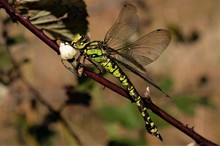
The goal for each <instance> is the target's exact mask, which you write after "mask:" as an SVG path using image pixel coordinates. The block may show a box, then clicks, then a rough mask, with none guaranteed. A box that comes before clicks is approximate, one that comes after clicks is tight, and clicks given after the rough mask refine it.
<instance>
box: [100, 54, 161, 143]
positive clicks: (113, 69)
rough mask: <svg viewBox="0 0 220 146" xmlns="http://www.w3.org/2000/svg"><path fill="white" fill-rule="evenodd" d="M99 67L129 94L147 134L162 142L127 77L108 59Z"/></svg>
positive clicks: (140, 98)
mask: <svg viewBox="0 0 220 146" xmlns="http://www.w3.org/2000/svg"><path fill="white" fill-rule="evenodd" d="M101 65H102V66H103V67H104V68H105V69H106V70H107V71H108V72H110V73H111V74H113V75H114V76H115V77H116V78H118V79H119V81H120V82H121V83H122V85H123V86H124V87H125V88H126V90H127V91H128V92H129V94H130V96H131V97H132V98H133V99H134V101H135V102H136V104H137V107H138V110H139V111H140V112H141V114H142V116H143V118H144V120H145V126H146V129H147V131H148V133H150V134H153V135H155V136H156V137H158V138H159V139H160V140H161V141H162V137H161V135H160V134H159V132H158V129H157V127H156V126H155V124H154V122H153V121H152V120H151V118H150V115H149V114H148V112H147V108H146V107H145V106H144V103H143V100H142V97H141V96H140V95H139V94H138V92H137V90H136V89H135V87H134V86H133V84H132V83H131V81H130V80H129V79H128V77H127V76H126V75H125V73H124V72H123V71H122V70H121V69H120V67H119V66H118V64H117V63H116V62H115V61H113V60H111V59H110V58H106V59H105V60H103V62H101Z"/></svg>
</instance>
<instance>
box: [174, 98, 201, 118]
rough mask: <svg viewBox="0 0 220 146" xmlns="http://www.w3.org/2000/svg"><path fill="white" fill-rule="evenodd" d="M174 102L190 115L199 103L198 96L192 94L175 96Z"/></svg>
mask: <svg viewBox="0 0 220 146" xmlns="http://www.w3.org/2000/svg"><path fill="white" fill-rule="evenodd" d="M173 103H174V104H175V105H176V106H177V107H178V108H179V109H180V110H181V111H183V112H185V113H186V114H189V115H193V114H194V113H195V107H196V105H197V104H198V101H197V100H196V97H193V96H190V95H185V94H182V95H178V96H176V97H175V98H173Z"/></svg>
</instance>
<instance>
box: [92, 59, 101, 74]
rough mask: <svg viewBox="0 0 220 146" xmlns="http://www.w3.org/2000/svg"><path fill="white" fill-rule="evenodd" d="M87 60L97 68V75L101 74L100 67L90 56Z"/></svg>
mask: <svg viewBox="0 0 220 146" xmlns="http://www.w3.org/2000/svg"><path fill="white" fill-rule="evenodd" d="M88 60H89V62H91V63H92V64H93V65H94V66H95V67H96V68H97V69H98V71H99V75H103V71H102V69H101V68H100V67H99V66H98V65H97V64H96V63H95V62H93V61H92V60H91V59H90V58H88Z"/></svg>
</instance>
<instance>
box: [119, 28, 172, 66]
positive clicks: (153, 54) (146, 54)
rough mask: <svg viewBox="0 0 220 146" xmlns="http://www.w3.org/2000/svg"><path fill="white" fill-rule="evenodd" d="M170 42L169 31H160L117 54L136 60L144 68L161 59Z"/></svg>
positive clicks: (121, 49)
mask: <svg viewBox="0 0 220 146" xmlns="http://www.w3.org/2000/svg"><path fill="white" fill-rule="evenodd" d="M170 40H171V34H170V32H169V31H167V30H165V29H158V30H155V31H152V32H151V33H149V34H147V35H145V36H143V37H141V38H140V39H138V40H136V41H135V42H133V43H130V44H129V45H127V46H125V47H123V48H120V49H118V50H117V52H119V53H120V54H126V55H127V56H130V57H132V58H134V59H135V60H136V61H137V62H138V63H139V64H141V65H142V66H146V65H148V64H150V63H151V62H153V61H155V60H156V59H157V58H159V56H160V55H161V54H162V53H163V51H164V50H165V49H166V47H167V46H168V45H169V43H170ZM120 54H119V55H120ZM126 55H123V57H118V58H117V59H119V60H120V59H123V58H124V57H125V56H126ZM120 56H122V55H120ZM121 61H123V60H121Z"/></svg>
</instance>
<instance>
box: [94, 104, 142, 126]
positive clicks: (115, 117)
mask: <svg viewBox="0 0 220 146" xmlns="http://www.w3.org/2000/svg"><path fill="white" fill-rule="evenodd" d="M98 113H99V114H100V116H101V117H102V118H103V119H104V120H106V121H107V122H109V123H118V124H121V125H123V126H124V127H125V128H128V129H140V128H144V127H143V119H142V118H141V116H140V114H138V111H137V109H136V107H135V105H134V104H130V103H129V104H128V105H124V106H104V107H103V108H101V109H99V111H98ZM141 121H142V122H141Z"/></svg>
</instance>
